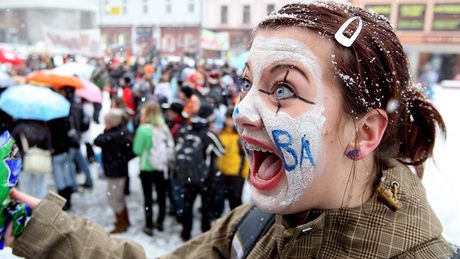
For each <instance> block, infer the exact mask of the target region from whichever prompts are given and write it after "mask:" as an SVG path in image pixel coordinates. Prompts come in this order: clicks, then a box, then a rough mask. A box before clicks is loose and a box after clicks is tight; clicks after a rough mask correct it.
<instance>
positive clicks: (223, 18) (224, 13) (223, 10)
mask: <svg viewBox="0 0 460 259" xmlns="http://www.w3.org/2000/svg"><path fill="white" fill-rule="evenodd" d="M227 22H228V6H226V5H222V6H221V7H220V23H222V24H227Z"/></svg>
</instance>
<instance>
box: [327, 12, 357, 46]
mask: <svg viewBox="0 0 460 259" xmlns="http://www.w3.org/2000/svg"><path fill="white" fill-rule="evenodd" d="M355 19H358V20H359V24H358V28H356V31H355V33H353V35H351V37H350V38H348V37H347V36H345V35H344V34H343V32H344V31H345V30H346V29H347V27H348V25H350V23H351V22H353V21H354V20H355ZM362 28H363V20H362V19H361V17H359V16H355V17H351V18H350V19H348V20H347V21H346V22H344V23H343V24H342V26H340V28H339V30H338V31H337V32H336V33H335V35H334V38H335V39H336V40H337V41H338V42H339V43H340V44H342V45H343V46H344V47H350V46H351V44H353V42H355V40H356V38H358V35H359V33H360V32H361V29H362Z"/></svg>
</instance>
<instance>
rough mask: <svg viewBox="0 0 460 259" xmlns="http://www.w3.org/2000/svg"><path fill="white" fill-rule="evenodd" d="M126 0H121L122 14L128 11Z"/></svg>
mask: <svg viewBox="0 0 460 259" xmlns="http://www.w3.org/2000/svg"><path fill="white" fill-rule="evenodd" d="M127 2H128V0H123V3H122V5H121V13H122V14H127V13H128V3H127Z"/></svg>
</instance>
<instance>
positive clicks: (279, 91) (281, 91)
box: [273, 84, 295, 99]
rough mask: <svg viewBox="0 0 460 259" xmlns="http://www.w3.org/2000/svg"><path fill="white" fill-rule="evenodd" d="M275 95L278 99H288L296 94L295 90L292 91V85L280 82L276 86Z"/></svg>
mask: <svg viewBox="0 0 460 259" xmlns="http://www.w3.org/2000/svg"><path fill="white" fill-rule="evenodd" d="M273 95H274V96H275V98H276V99H287V98H290V97H293V96H294V95H295V93H294V91H292V89H291V87H290V86H288V85H286V84H280V85H278V86H276V88H275V91H274V92H273Z"/></svg>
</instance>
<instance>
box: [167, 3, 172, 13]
mask: <svg viewBox="0 0 460 259" xmlns="http://www.w3.org/2000/svg"><path fill="white" fill-rule="evenodd" d="M171 11H172V6H171V3H170V2H169V1H168V2H167V3H166V13H171Z"/></svg>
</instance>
